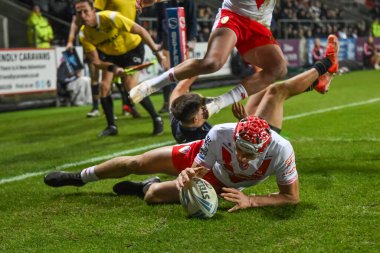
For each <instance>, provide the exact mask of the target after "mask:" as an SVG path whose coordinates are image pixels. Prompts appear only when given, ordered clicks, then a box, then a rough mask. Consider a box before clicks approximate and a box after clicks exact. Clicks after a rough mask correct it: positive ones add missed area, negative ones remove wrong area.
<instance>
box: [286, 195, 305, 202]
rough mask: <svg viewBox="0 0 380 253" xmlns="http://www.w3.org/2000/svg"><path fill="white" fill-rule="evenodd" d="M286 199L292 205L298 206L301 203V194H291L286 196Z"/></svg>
mask: <svg viewBox="0 0 380 253" xmlns="http://www.w3.org/2000/svg"><path fill="white" fill-rule="evenodd" d="M286 199H287V202H288V204H290V205H296V204H298V203H299V202H300V201H301V199H300V196H299V194H289V195H287V196H286Z"/></svg>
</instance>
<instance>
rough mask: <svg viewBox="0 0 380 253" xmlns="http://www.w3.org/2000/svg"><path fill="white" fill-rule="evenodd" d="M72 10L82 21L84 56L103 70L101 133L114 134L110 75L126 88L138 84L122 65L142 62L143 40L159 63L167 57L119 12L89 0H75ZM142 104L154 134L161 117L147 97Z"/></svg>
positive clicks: (158, 127)
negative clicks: (103, 126) (102, 8)
mask: <svg viewBox="0 0 380 253" xmlns="http://www.w3.org/2000/svg"><path fill="white" fill-rule="evenodd" d="M75 10H76V12H77V18H78V19H80V20H79V21H80V22H81V23H82V24H83V26H82V28H81V31H80V35H79V36H80V37H79V38H80V42H81V43H82V46H83V48H84V51H85V53H86V56H87V57H88V59H89V60H90V61H91V63H93V64H94V65H95V66H96V68H98V69H102V70H103V71H102V81H101V85H100V86H101V88H100V97H101V98H100V101H101V104H102V107H103V110H104V113H105V115H106V118H107V124H108V125H107V128H106V129H105V130H104V131H103V132H102V133H101V134H100V136H109V135H116V134H117V133H118V131H117V127H116V125H115V120H114V115H113V103H112V98H111V95H110V92H111V83H112V79H113V75H117V76H121V77H122V79H123V82H124V84H125V85H126V86H127V87H128V88H129V89H131V88H133V86H134V85H136V84H137V79H138V75H132V76H127V75H125V74H124V68H125V67H130V66H135V65H139V64H141V63H143V59H144V44H143V42H145V43H146V44H147V45H148V46H149V47H150V49H151V50H152V51H153V53H154V54H155V55H156V57H157V60H158V61H159V63H160V64H161V65H162V64H164V63H165V61H166V58H165V57H164V56H163V54H162V52H161V51H160V50H159V49H158V47H157V45H156V44H155V43H154V41H153V39H152V38H151V37H150V35H149V33H148V32H147V31H146V30H145V29H144V28H143V27H141V26H140V25H138V24H136V23H135V22H134V21H132V20H130V19H128V18H126V17H124V16H122V15H121V14H120V13H118V12H114V11H101V12H95V8H94V6H93V2H92V0H76V1H75ZM131 85H133V86H131ZM141 105H142V106H143V107H144V108H145V109H146V110H147V111H148V112H149V114H150V116H151V117H152V119H153V123H154V124H153V126H154V129H153V135H158V134H161V133H162V132H163V121H162V119H161V118H160V117H159V116H158V114H157V112H156V111H155V109H154V107H153V104H152V102H151V101H150V99H149V98H147V99H144V100H143V101H141Z"/></svg>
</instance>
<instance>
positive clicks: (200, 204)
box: [179, 177, 218, 219]
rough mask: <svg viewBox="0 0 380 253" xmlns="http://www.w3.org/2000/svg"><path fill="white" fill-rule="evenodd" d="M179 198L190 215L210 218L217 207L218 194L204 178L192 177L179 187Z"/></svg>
mask: <svg viewBox="0 0 380 253" xmlns="http://www.w3.org/2000/svg"><path fill="white" fill-rule="evenodd" d="M179 199H180V201H181V204H182V206H183V208H184V209H185V211H186V212H187V213H188V214H189V215H190V216H192V217H197V218H202V219H204V218H211V217H212V216H214V214H215V213H216V210H217V209H218V195H217V194H216V192H215V190H214V188H213V187H212V185H211V184H210V183H209V182H207V181H206V180H204V179H202V178H198V177H194V178H192V179H191V180H190V182H189V183H187V184H186V185H185V186H184V187H182V188H181V190H180V192H179Z"/></svg>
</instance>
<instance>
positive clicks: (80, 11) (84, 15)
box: [75, 2, 96, 27]
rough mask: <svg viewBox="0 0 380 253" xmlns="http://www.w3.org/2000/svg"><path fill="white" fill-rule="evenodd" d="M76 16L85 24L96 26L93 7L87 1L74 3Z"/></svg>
mask: <svg viewBox="0 0 380 253" xmlns="http://www.w3.org/2000/svg"><path fill="white" fill-rule="evenodd" d="M75 11H76V15H77V18H79V20H80V21H82V23H83V24H84V25H86V26H90V27H93V26H96V17H95V9H94V8H91V6H90V4H89V3H87V2H82V3H77V4H75Z"/></svg>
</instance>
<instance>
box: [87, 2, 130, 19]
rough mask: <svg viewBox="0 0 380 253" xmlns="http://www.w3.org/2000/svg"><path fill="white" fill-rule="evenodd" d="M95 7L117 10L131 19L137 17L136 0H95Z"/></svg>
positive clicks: (102, 9)
mask: <svg viewBox="0 0 380 253" xmlns="http://www.w3.org/2000/svg"><path fill="white" fill-rule="evenodd" d="M94 7H95V9H98V10H101V11H105V10H109V11H117V12H120V13H121V15H123V16H124V17H127V18H129V19H131V20H135V19H136V0H95V3H94Z"/></svg>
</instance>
